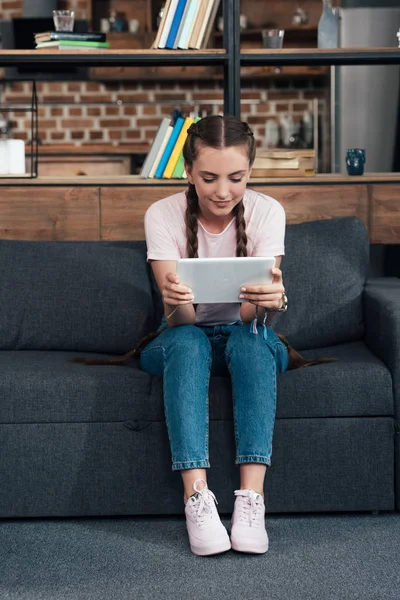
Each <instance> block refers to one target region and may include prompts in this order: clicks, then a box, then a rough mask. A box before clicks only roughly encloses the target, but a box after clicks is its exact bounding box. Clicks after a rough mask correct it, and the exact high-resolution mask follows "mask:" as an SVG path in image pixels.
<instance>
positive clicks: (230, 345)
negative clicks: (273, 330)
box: [226, 323, 273, 359]
mask: <svg viewBox="0 0 400 600" xmlns="http://www.w3.org/2000/svg"><path fill="white" fill-rule="evenodd" d="M257 330H258V333H257V334H255V333H253V332H252V331H251V324H250V323H244V324H243V325H240V326H238V327H237V328H236V329H235V330H234V331H233V332H232V333H231V335H230V336H229V339H228V342H227V345H226V352H227V354H228V355H232V354H239V355H240V356H241V357H242V358H243V359H245V358H246V357H247V358H250V357H251V356H254V355H256V356H259V355H260V354H261V355H266V357H267V358H268V357H271V358H273V356H272V354H273V352H272V349H271V347H270V344H269V343H268V341H266V340H265V339H264V336H263V328H262V327H261V326H259V327H258V328H257ZM268 333H269V332H268V329H267V340H268ZM271 352H272V353H271Z"/></svg>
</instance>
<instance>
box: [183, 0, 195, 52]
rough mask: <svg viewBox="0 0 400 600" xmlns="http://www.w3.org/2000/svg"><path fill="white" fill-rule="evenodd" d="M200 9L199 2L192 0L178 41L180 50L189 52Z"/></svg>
mask: <svg viewBox="0 0 400 600" xmlns="http://www.w3.org/2000/svg"><path fill="white" fill-rule="evenodd" d="M199 8H200V3H199V0H190V6H189V9H188V11H187V13H186V19H185V23H184V25H183V28H182V32H181V35H180V38H179V41H178V48H180V49H181V50H187V49H188V47H189V46H188V44H189V39H190V36H191V35H192V31H193V27H194V23H195V20H196V15H197V12H198V10H199Z"/></svg>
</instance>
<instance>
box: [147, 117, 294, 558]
mask: <svg viewBox="0 0 400 600" xmlns="http://www.w3.org/2000/svg"><path fill="white" fill-rule="evenodd" d="M183 155H184V159H185V169H186V173H187V176H188V190H187V192H186V193H184V192H181V193H178V194H175V195H173V196H170V197H168V198H165V199H163V200H160V201H159V202H156V203H154V204H153V205H152V206H150V208H149V209H148V210H147V212H146V215H145V233H146V242H147V250H148V253H147V256H148V260H149V261H151V265H152V268H153V272H154V275H155V278H156V281H157V283H158V286H159V288H160V291H161V293H162V296H163V302H164V308H165V313H164V314H165V318H164V320H163V324H162V327H161V329H162V332H161V334H160V335H159V336H158V337H157V338H156V339H154V340H153V341H151V342H150V343H149V344H148V345H147V346H146V347H145V348H144V350H142V353H141V361H140V364H141V368H142V369H143V370H144V371H146V372H147V373H150V374H151V375H162V376H163V383H164V407H165V417H166V423H167V428H168V434H169V439H170V445H171V453H172V469H173V470H179V471H181V474H182V479H183V487H184V503H185V514H186V522H187V529H188V534H189V541H190V547H191V550H192V551H193V552H194V553H195V554H199V555H209V554H216V553H219V552H225V551H226V550H229V549H230V548H231V545H232V547H233V548H234V549H235V550H237V551H241V552H252V553H264V552H266V551H267V549H268V536H267V532H266V530H265V520H264V515H265V506H264V499H263V490H264V476H265V472H266V468H267V466H268V465H270V464H271V451H272V433H273V428H274V419H275V406H276V373H277V372H283V371H285V370H286V369H287V367H288V362H289V357H288V350H287V348H286V346H285V344H283V343H282V342H281V340H280V339H279V337H278V336H277V335H276V334H275V333H274V331H273V330H272V329H271V328H270V327H269V323H270V321H271V318H272V315H273V312H272V311H278V310H285V309H286V306H287V304H286V297H285V288H284V285H283V282H282V273H281V271H280V269H279V266H280V262H281V256H282V255H283V254H284V237H285V213H284V210H283V208H282V206H281V205H280V204H279V203H278V202H277V201H276V200H274V199H272V198H269V197H267V196H264V195H263V194H259V193H257V192H254V191H251V190H248V189H246V184H247V182H248V180H249V177H250V174H251V168H252V164H253V161H254V157H255V140H254V136H253V133H252V131H251V130H250V128H249V127H248V125H247V124H246V123H243V122H241V121H240V120H238V119H237V118H235V117H232V116H225V117H221V116H211V117H206V118H204V119H201V120H200V121H198V122H197V123H196V124H194V125H192V126H191V127H190V129H189V131H188V137H187V140H186V144H185V147H184V150H183ZM213 256H275V257H276V265H275V268H274V269H273V270H272V274H273V282H272V284H270V285H259V286H252V287H248V288H247V289H246V290H242V291H241V297H242V298H243V300H247V302H243V303H242V304H239V303H238V304H225V305H223V304H222V305H221V304H205V305H198V306H197V307H196V305H194V304H193V302H195V299H194V298H193V295H192V293H191V290H190V289H188V288H186V287H185V286H183V285H181V282H180V281H179V279H178V277H177V275H176V266H175V265H176V262H175V261H176V260H177V259H179V258H183V257H189V258H196V257H213ZM258 308H259V309H261V310H257V309H258ZM264 311H265V316H264ZM257 312H258V313H259V315H257ZM256 319H258V322H257V321H255V320H256ZM263 323H264V325H263ZM210 374H211V375H228V374H229V375H230V376H231V379H232V388H233V400H234V419H235V435H236V449H237V456H236V464H238V465H240V489H239V490H236V491H235V496H236V500H235V507H234V512H233V517H232V530H231V539H229V536H228V533H227V531H226V529H225V527H224V526H223V525H222V523H221V521H220V519H219V516H218V512H217V509H216V505H215V501H216V498H215V496H214V494H213V493H212V492H211V491H210V490H209V489H208V487H207V475H206V469H207V468H209V467H210V463H209V457H208V384H209V378H210ZM193 492H194V493H193Z"/></svg>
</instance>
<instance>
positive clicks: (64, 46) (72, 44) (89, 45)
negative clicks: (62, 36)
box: [36, 40, 110, 50]
mask: <svg viewBox="0 0 400 600" xmlns="http://www.w3.org/2000/svg"><path fill="white" fill-rule="evenodd" d="M109 47H110V44H109V42H78V41H73V40H54V41H52V42H40V43H39V44H36V48H39V49H40V48H55V49H57V48H59V49H60V50H91V49H93V48H109Z"/></svg>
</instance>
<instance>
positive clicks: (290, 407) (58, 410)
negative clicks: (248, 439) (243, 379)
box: [0, 342, 394, 426]
mask: <svg viewBox="0 0 400 600" xmlns="http://www.w3.org/2000/svg"><path fill="white" fill-rule="evenodd" d="M86 355H88V356H90V354H87V353H86ZM304 355H309V356H335V357H338V358H339V359H340V360H339V361H338V362H337V363H328V364H323V365H317V366H314V367H307V368H305V369H296V370H294V371H288V372H287V373H283V374H280V375H278V402H277V415H276V416H277V418H308V417H359V416H386V415H393V411H394V408H393V393H392V380H391V376H390V373H389V371H388V369H387V368H386V367H385V365H384V364H383V363H382V362H381V361H380V360H378V359H377V358H376V357H375V356H374V355H373V354H372V352H370V350H368V348H367V347H366V346H365V345H364V344H363V343H362V342H354V343H352V344H344V345H339V346H335V347H332V348H325V349H319V350H314V351H308V352H304ZM72 356H79V353H78V354H77V353H72V352H47V351H15V350H14V351H8V352H7V351H2V352H0V373H1V378H0V399H1V400H0V423H50V422H86V421H89V422H103V421H107V422H115V421H127V422H133V421H135V422H136V425H134V426H139V425H137V423H138V422H141V421H144V422H148V421H163V420H164V409H163V398H162V378H161V377H151V376H150V375H147V373H144V372H143V371H141V370H140V369H139V367H138V362H137V360H135V361H132V362H131V363H129V364H128V365H124V366H121V365H118V366H116V365H98V366H97V365H96V366H86V365H81V364H76V363H71V362H69V361H68V359H70V358H71V357H72ZM92 356H99V354H93V355H92ZM102 356H104V355H102ZM110 356H111V355H110ZM231 393H232V390H231V385H230V380H229V378H224V377H212V378H211V381H210V418H211V419H214V420H224V419H228V420H231V419H232V418H233V411H232V397H231Z"/></svg>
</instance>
